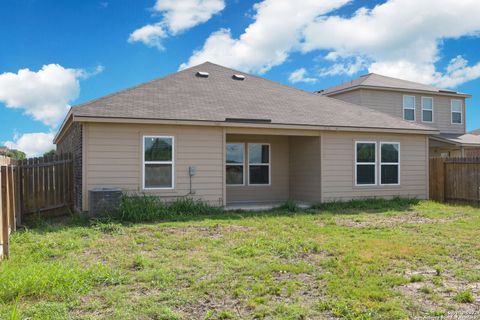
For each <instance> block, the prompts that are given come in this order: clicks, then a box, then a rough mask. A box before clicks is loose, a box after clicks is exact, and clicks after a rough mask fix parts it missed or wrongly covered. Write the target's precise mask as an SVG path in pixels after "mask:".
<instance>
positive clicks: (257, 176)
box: [248, 143, 270, 185]
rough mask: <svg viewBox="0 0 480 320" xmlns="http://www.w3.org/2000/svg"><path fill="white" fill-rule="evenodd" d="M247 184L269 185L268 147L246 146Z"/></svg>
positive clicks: (258, 144) (258, 145) (252, 144)
mask: <svg viewBox="0 0 480 320" xmlns="http://www.w3.org/2000/svg"><path fill="white" fill-rule="evenodd" d="M248 184H249V185H269V184H270V145H269V144H262V143H249V144H248Z"/></svg>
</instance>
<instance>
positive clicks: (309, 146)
mask: <svg viewBox="0 0 480 320" xmlns="http://www.w3.org/2000/svg"><path fill="white" fill-rule="evenodd" d="M320 143H321V139H320V135H319V133H318V132H315V133H310V134H309V135H283V134H275V133H273V132H267V133H266V134H255V133H253V134H247V133H227V134H226V142H225V150H226V153H225V178H226V179H225V188H226V205H227V208H228V209H247V208H248V209H250V210H251V209H258V210H263V209H270V208H272V207H275V206H279V205H281V204H283V203H284V202H285V201H287V200H289V199H290V200H294V201H296V202H297V203H298V204H300V205H303V206H309V205H310V204H312V203H315V202H320V200H321V193H320V188H321V181H320V172H321V171H320V154H321V148H320V147H321V146H320Z"/></svg>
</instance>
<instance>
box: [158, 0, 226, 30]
mask: <svg viewBox="0 0 480 320" xmlns="http://www.w3.org/2000/svg"><path fill="white" fill-rule="evenodd" d="M224 8H225V2H224V1H223V0H182V1H178V0H157V2H156V4H155V7H154V10H155V11H157V12H161V13H163V20H162V23H163V24H164V25H166V26H167V27H168V29H169V30H170V32H171V33H172V34H176V33H178V32H182V31H184V30H187V29H190V28H193V27H195V26H196V25H199V24H201V23H204V22H206V21H208V20H210V18H211V17H212V16H213V15H214V14H216V13H218V12H220V11H222V10H223V9H224Z"/></svg>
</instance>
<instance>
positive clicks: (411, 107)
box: [403, 96, 415, 121]
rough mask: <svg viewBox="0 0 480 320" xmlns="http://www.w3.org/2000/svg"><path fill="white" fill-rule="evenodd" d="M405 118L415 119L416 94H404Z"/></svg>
mask: <svg viewBox="0 0 480 320" xmlns="http://www.w3.org/2000/svg"><path fill="white" fill-rule="evenodd" d="M403 119H405V120H408V121H415V96H403Z"/></svg>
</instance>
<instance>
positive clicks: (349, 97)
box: [328, 90, 362, 105]
mask: <svg viewBox="0 0 480 320" xmlns="http://www.w3.org/2000/svg"><path fill="white" fill-rule="evenodd" d="M328 97H330V98H335V99H339V100H343V101H346V102H349V103H353V104H358V105H362V91H361V90H351V91H346V92H342V93H339V94H335V95H329V96H328Z"/></svg>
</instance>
